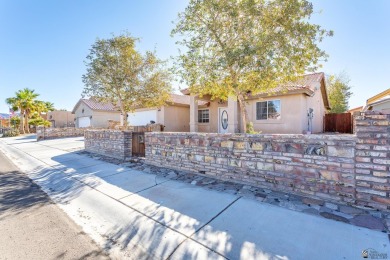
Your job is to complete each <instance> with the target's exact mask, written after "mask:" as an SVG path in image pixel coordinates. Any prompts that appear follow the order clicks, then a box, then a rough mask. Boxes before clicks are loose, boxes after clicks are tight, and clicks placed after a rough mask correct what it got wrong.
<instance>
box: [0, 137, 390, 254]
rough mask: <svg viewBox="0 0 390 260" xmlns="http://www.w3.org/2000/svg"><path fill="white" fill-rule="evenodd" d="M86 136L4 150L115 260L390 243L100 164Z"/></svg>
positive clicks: (378, 235)
mask: <svg viewBox="0 0 390 260" xmlns="http://www.w3.org/2000/svg"><path fill="white" fill-rule="evenodd" d="M83 146H84V143H83V138H66V139H56V140H46V141H40V142H36V141H35V139H33V138H32V137H29V136H23V137H16V138H6V139H0V149H1V150H2V151H3V152H4V153H5V154H6V155H7V156H8V157H9V158H11V159H12V160H13V161H14V163H15V164H16V165H18V166H19V168H20V169H21V171H23V172H26V173H27V174H28V175H29V177H30V178H31V179H33V180H34V181H35V182H36V183H37V184H38V185H40V186H41V187H42V189H43V190H44V191H45V192H46V193H47V194H49V196H50V197H51V198H52V199H53V201H55V202H56V203H57V204H58V205H59V206H60V207H61V208H62V209H63V210H64V211H65V212H66V213H67V214H68V215H69V216H70V217H71V218H72V219H73V220H74V221H75V222H76V223H77V224H78V225H80V226H81V227H82V228H83V229H84V231H85V232H86V233H87V234H89V235H90V236H91V237H92V238H93V239H94V240H95V241H96V242H97V243H98V244H99V245H100V246H101V247H103V248H105V249H106V250H108V252H109V253H110V255H111V256H112V257H113V258H125V257H126V258H130V259H148V258H151V257H155V258H158V259H167V258H169V257H170V258H171V259H206V258H211V259H225V258H228V259H362V256H361V252H362V251H363V250H364V249H368V248H371V249H374V250H376V251H377V252H378V253H387V255H388V256H389V255H390V254H389V253H388V252H389V248H390V243H389V238H388V235H387V234H385V233H382V232H378V231H373V230H369V229H366V228H361V227H357V226H353V225H349V224H345V223H341V222H336V221H333V220H328V219H325V218H322V217H318V216H313V215H309V214H303V213H300V212H296V211H291V210H288V209H284V208H280V207H277V206H274V205H270V204H266V203H261V202H258V201H256V200H252V199H248V198H244V197H241V196H237V195H234V194H228V193H224V192H218V191H214V190H209V189H205V188H202V187H198V186H194V185H191V184H188V183H183V182H179V181H176V180H172V179H171V178H170V177H169V176H167V177H163V176H158V175H153V174H148V173H145V172H142V171H138V170H134V169H131V168H126V167H123V166H118V165H114V164H110V163H107V162H104V161H101V160H96V159H94V158H90V157H88V156H85V155H80V154H78V153H76V151H79V150H82V149H83Z"/></svg>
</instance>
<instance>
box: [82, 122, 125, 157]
mask: <svg viewBox="0 0 390 260" xmlns="http://www.w3.org/2000/svg"><path fill="white" fill-rule="evenodd" d="M84 143H85V150H87V151H88V152H92V153H98V154H102V155H106V156H110V157H114V158H117V159H123V160H125V159H127V158H129V157H131V154H132V153H131V148H132V132H130V131H119V130H92V129H90V130H87V131H85V135H84Z"/></svg>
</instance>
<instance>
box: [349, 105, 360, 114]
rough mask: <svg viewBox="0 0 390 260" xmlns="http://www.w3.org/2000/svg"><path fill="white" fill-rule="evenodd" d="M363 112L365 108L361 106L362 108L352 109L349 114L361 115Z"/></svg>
mask: <svg viewBox="0 0 390 260" xmlns="http://www.w3.org/2000/svg"><path fill="white" fill-rule="evenodd" d="M362 110H363V106H360V107H355V108H351V109H350V110H348V111H347V113H351V114H355V113H360V112H361V111H362Z"/></svg>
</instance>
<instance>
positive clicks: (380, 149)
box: [355, 112, 390, 210]
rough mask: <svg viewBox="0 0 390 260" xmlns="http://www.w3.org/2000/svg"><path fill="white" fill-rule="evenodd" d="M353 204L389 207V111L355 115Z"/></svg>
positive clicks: (381, 207) (377, 207) (388, 208)
mask: <svg viewBox="0 0 390 260" xmlns="http://www.w3.org/2000/svg"><path fill="white" fill-rule="evenodd" d="M355 124H356V136H357V138H358V141H357V144H356V158H355V159H356V164H355V172H356V175H355V179H356V204H357V205H360V206H369V207H373V208H376V209H387V210H390V115H380V114H379V113H377V114H376V113H375V112H371V113H370V114H369V113H367V112H366V114H365V115H362V116H357V117H356V123H355Z"/></svg>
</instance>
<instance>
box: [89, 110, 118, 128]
mask: <svg viewBox="0 0 390 260" xmlns="http://www.w3.org/2000/svg"><path fill="white" fill-rule="evenodd" d="M108 120H114V121H120V112H106V111H104V112H103V111H99V112H98V111H94V112H93V116H92V119H91V124H92V127H96V128H99V127H102V128H107V127H108Z"/></svg>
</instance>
